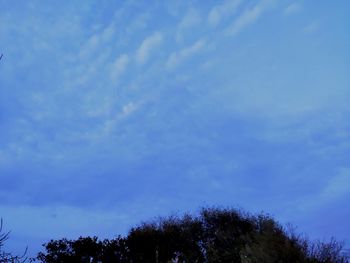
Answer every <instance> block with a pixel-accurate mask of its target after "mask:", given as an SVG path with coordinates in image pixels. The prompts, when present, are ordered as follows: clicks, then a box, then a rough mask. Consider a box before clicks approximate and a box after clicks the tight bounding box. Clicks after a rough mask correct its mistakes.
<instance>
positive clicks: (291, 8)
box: [283, 2, 302, 15]
mask: <svg viewBox="0 0 350 263" xmlns="http://www.w3.org/2000/svg"><path fill="white" fill-rule="evenodd" d="M301 9H302V5H301V3H299V2H295V3H292V4H290V5H288V6H287V7H286V8H285V9H284V11H283V13H284V14H285V15H292V14H295V13H298V12H299V11H300V10H301Z"/></svg>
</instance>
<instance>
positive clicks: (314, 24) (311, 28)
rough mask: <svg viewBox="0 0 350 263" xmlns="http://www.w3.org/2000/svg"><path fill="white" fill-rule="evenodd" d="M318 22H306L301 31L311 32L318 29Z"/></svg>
mask: <svg viewBox="0 0 350 263" xmlns="http://www.w3.org/2000/svg"><path fill="white" fill-rule="evenodd" d="M319 26H320V25H319V23H318V22H317V21H313V22H311V23H310V24H308V25H307V26H305V27H304V28H303V32H304V33H312V32H315V31H317V30H318V28H319Z"/></svg>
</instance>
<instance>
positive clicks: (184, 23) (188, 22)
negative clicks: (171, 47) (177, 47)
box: [176, 8, 202, 42]
mask: <svg viewBox="0 0 350 263" xmlns="http://www.w3.org/2000/svg"><path fill="white" fill-rule="evenodd" d="M201 20H202V18H201V16H200V13H199V12H198V10H196V9H194V8H190V9H189V10H188V11H187V12H186V14H185V15H184V17H183V18H182V19H181V21H180V23H179V24H178V26H177V33H176V40H177V41H178V42H181V41H182V40H183V33H184V31H186V30H188V29H190V28H192V27H194V26H196V25H199V24H200V22H201Z"/></svg>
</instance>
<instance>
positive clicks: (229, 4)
mask: <svg viewBox="0 0 350 263" xmlns="http://www.w3.org/2000/svg"><path fill="white" fill-rule="evenodd" d="M241 2H242V0H226V1H225V2H223V3H222V4H221V5H217V6H214V7H213V8H212V9H211V10H210V12H209V15H208V23H209V25H211V26H217V25H218V24H219V23H220V21H221V20H222V19H223V18H225V17H227V16H230V15H232V14H234V13H235V12H236V10H237V8H238V7H239V5H240V3H241Z"/></svg>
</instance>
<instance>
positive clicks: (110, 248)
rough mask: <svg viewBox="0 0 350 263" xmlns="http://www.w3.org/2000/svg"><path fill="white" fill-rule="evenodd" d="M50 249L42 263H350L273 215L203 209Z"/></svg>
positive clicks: (332, 245) (56, 243)
mask: <svg viewBox="0 0 350 263" xmlns="http://www.w3.org/2000/svg"><path fill="white" fill-rule="evenodd" d="M44 247H45V252H41V253H39V254H38V256H37V258H36V261H37V262H44V263H58V262H86V263H88V262H89V263H90V262H93V263H98V262H105V263H107V262H114V263H131V262H133V263H138V262H140V263H141V262H142V263H166V262H182V263H184V262H188V263H196V262H197V263H201V262H203V263H204V262H208V263H209V262H237V263H265V262H266V263H274V262H276V263H288V262H290V263H297V262H300V263H303V262H306V263H346V262H349V261H348V260H347V259H346V257H345V256H344V255H343V254H342V246H341V244H340V243H338V242H336V241H335V240H331V241H330V242H328V243H322V242H310V241H308V240H307V239H306V238H303V237H301V236H300V235H296V234H295V233H294V231H291V230H288V231H287V230H285V229H284V228H283V227H282V226H281V225H280V224H278V223H277V222H276V221H275V220H274V219H272V218H271V217H270V216H267V215H250V214H246V213H243V212H240V211H238V210H234V209H217V208H205V209H202V210H201V212H200V214H199V215H198V216H191V215H185V216H182V217H176V216H173V217H168V218H160V219H158V220H154V221H152V222H148V223H143V224H141V225H139V226H137V227H134V228H132V229H131V230H130V232H129V234H128V235H127V236H126V237H121V236H118V237H117V238H115V239H112V240H103V241H100V240H98V239H97V237H80V238H79V239H77V240H67V239H62V240H51V241H50V242H49V243H47V244H45V245H44Z"/></svg>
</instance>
